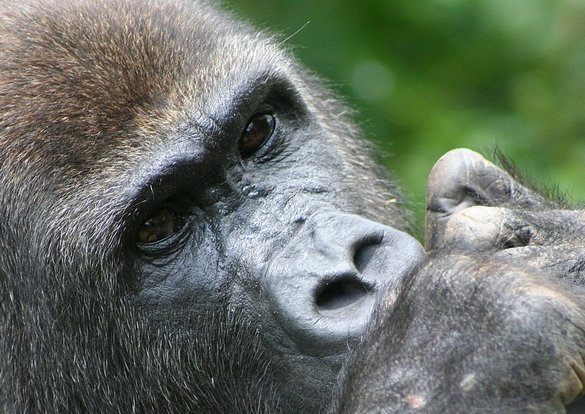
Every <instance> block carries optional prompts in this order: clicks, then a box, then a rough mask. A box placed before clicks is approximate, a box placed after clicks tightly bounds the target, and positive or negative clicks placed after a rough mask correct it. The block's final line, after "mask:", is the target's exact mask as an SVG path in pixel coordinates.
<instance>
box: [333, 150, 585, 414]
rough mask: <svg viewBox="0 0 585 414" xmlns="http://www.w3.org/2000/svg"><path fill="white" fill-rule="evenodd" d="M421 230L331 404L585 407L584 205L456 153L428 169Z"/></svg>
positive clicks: (513, 409) (480, 409)
mask: <svg viewBox="0 0 585 414" xmlns="http://www.w3.org/2000/svg"><path fill="white" fill-rule="evenodd" d="M503 164H504V165H508V166H509V165H510V164H509V163H508V162H507V161H505V160H503ZM508 169H510V168H508ZM426 230H427V233H426V248H427V250H428V251H429V253H428V256H427V257H426V258H425V260H424V262H423V263H422V264H421V265H420V267H419V268H418V269H417V270H416V271H414V272H413V273H412V274H411V275H408V276H406V277H405V278H404V281H403V283H402V284H401V285H400V286H399V287H398V288H397V289H396V290H395V291H393V292H391V293H390V294H389V295H388V296H387V297H386V298H384V300H383V301H382V303H381V305H380V306H381V307H380V309H379V310H378V311H377V316H375V322H374V323H373V326H372V331H371V333H370V334H369V335H368V336H367V338H366V339H365V340H364V342H363V343H362V344H361V345H360V346H359V347H358V348H357V350H356V351H355V352H356V353H355V355H353V356H352V358H351V362H350V363H349V364H348V366H347V367H346V370H345V371H344V374H343V377H344V380H343V381H342V386H341V387H340V390H339V391H338V392H337V398H336V400H335V403H334V408H333V409H332V412H336V413H358V412H359V413H380V412H384V413H417V412H418V413H421V412H424V413H429V414H433V413H446V412H449V413H532V412H533V413H565V412H569V413H574V414H577V413H583V412H585V400H579V398H580V397H582V396H583V395H585V362H584V361H585V265H584V264H585V254H584V252H585V249H584V247H585V212H584V211H583V210H582V209H573V208H570V207H568V206H567V205H566V204H564V203H563V202H562V201H560V200H559V201H557V200H554V198H548V197H545V196H543V195H541V194H539V193H538V192H536V191H534V190H532V189H531V188H529V187H528V186H526V185H523V184H522V183H521V182H519V181H518V180H517V179H516V178H515V177H514V176H513V175H511V174H508V173H507V172H505V171H503V170H502V169H500V168H498V167H496V166H495V165H494V164H492V163H490V162H489V161H487V160H486V159H485V158H483V157H482V156H480V155H479V154H477V153H474V152H472V151H469V150H455V151H452V152H450V153H448V154H447V155H445V156H444V157H443V158H441V159H440V160H439V161H438V162H437V164H436V165H435V167H434V168H433V170H432V171H431V174H430V177H429V181H428V188H427V228H426ZM572 402H573V403H572ZM571 403H572V404H571Z"/></svg>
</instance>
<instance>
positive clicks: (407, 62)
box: [224, 0, 585, 228]
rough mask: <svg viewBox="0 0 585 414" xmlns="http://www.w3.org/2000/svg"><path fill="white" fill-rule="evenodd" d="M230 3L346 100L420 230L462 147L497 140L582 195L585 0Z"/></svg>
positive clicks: (543, 177)
mask: <svg viewBox="0 0 585 414" xmlns="http://www.w3.org/2000/svg"><path fill="white" fill-rule="evenodd" d="M224 3H225V4H226V6H227V7H228V8H229V9H232V10H234V11H236V13H237V14H238V15H240V16H242V17H243V18H244V19H246V20H248V21H251V22H253V24H254V25H255V26H256V27H258V28H262V29H268V30H270V31H276V32H277V33H279V34H280V35H281V36H282V38H283V39H285V38H289V37H290V38H289V39H287V40H286V42H285V43H286V44H287V45H288V46H289V47H291V48H292V49H293V51H294V53H295V54H296V55H297V56H298V57H299V58H300V59H301V61H303V62H304V63H305V64H306V66H308V67H309V68H310V69H312V70H313V71H314V72H316V73H317V74H319V75H320V76H321V77H323V78H325V79H328V80H330V81H331V85H332V87H333V89H335V90H337V91H338V92H339V93H340V94H342V95H343V96H345V97H346V98H347V100H348V102H349V103H350V105H351V106H352V107H353V108H355V109H356V110H357V111H358V114H357V116H356V118H357V120H358V122H359V123H360V124H361V125H362V126H363V127H364V129H365V131H366V132H367V135H368V136H369V137H370V139H372V140H373V141H375V142H376V143H377V144H378V147H379V148H380V150H381V151H382V154H383V160H384V162H385V163H386V164H387V165H388V167H389V168H391V169H392V170H393V171H394V172H395V174H396V177H397V178H398V179H399V180H400V181H401V183H402V185H403V187H404V189H405V190H406V192H407V194H408V195H409V196H410V197H411V199H412V200H413V202H414V209H415V210H416V214H417V220H418V224H419V225H421V224H422V217H423V212H424V191H425V182H426V177H427V174H428V172H429V170H430V168H431V167H432V165H433V164H434V162H435V161H436V160H437V159H438V158H439V157H440V156H441V155H442V154H443V153H445V152H446V151H448V150H449V149H452V148H456V147H468V148H471V149H474V150H479V151H481V152H483V153H486V154H490V153H491V150H492V148H493V147H494V146H495V145H497V146H499V147H500V148H501V149H502V150H503V152H504V153H505V154H507V155H508V156H510V157H511V158H512V159H513V160H514V161H515V162H516V163H517V164H518V166H519V167H520V169H521V170H523V171H524V172H526V175H528V176H530V177H534V179H535V180H537V181H540V182H543V183H545V184H553V183H558V186H559V187H560V189H561V190H562V191H563V192H566V193H567V194H568V196H569V199H570V200H574V201H581V200H585V180H584V177H585V105H584V104H585V0H361V1H357V0H353V1H352V0H321V1H319V0H294V1H293V0H231V1H225V2H224ZM419 228H420V227H419Z"/></svg>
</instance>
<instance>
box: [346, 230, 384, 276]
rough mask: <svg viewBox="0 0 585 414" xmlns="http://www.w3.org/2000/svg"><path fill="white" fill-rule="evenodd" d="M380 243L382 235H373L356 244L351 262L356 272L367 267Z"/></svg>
mask: <svg viewBox="0 0 585 414" xmlns="http://www.w3.org/2000/svg"><path fill="white" fill-rule="evenodd" d="M380 243H382V237H376V236H374V237H371V238H368V239H366V240H363V241H362V242H361V243H360V244H359V245H358V246H357V248H356V249H355V253H354V255H353V264H354V266H355V268H356V269H357V271H358V272H360V273H363V272H364V270H365V269H366V267H368V264H369V263H370V262H371V261H372V258H373V257H374V254H375V253H376V250H377V249H378V247H379V246H380Z"/></svg>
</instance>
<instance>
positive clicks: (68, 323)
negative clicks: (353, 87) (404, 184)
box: [0, 0, 422, 413]
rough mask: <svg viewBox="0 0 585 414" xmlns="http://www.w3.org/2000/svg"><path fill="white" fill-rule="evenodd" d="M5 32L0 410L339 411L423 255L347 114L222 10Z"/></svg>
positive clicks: (124, 12) (46, 18)
mask: <svg viewBox="0 0 585 414" xmlns="http://www.w3.org/2000/svg"><path fill="white" fill-rule="evenodd" d="M0 21H1V23H0V188H1V189H2V191H0V229H1V230H0V312H1V313H0V314H1V323H0V354H1V355H3V358H1V361H0V383H1V387H0V389H1V391H0V411H2V412H20V413H24V412H26V413H35V412H43V413H44V412H54V413H57V412H62V413H67V412H101V413H106V412H112V413H121V412H124V413H130V412H134V413H140V412H160V413H170V412H250V413H261V412H318V411H320V410H322V409H323V407H324V405H325V404H326V403H327V401H328V399H329V396H330V393H331V389H332V387H333V384H334V383H335V381H336V377H337V374H338V371H339V368H340V366H341V364H342V363H343V362H344V360H345V359H346V355H347V352H348V348H350V347H351V345H352V344H353V343H355V342H356V339H357V338H358V337H359V336H360V335H361V334H362V333H363V332H364V329H365V326H366V324H367V321H368V320H369V318H370V314H371V312H372V308H373V303H374V302H375V300H376V299H377V298H378V297H379V296H380V295H382V294H383V293H384V292H385V291H387V290H388V289H392V288H393V287H394V286H396V285H397V284H398V283H399V282H400V280H401V279H402V278H403V277H404V276H405V275H406V274H407V273H408V272H409V271H410V270H411V269H412V268H413V267H414V266H415V265H416V264H417V263H418V262H419V261H420V259H421V257H422V248H421V246H420V245H419V243H418V242H416V241H415V240H414V239H413V238H412V237H410V236H408V235H407V234H406V233H404V232H403V231H404V230H408V227H409V222H410V221H409V215H408V213H407V212H406V209H405V207H404V200H403V197H402V196H401V194H400V192H399V190H398V189H397V187H396V186H395V185H393V184H392V182H391V181H390V180H389V179H388V178H389V177H388V176H387V175H386V173H385V172H384V171H383V170H382V169H381V168H380V167H379V166H378V165H377V164H376V163H375V162H374V161H373V157H372V156H371V150H370V148H369V147H368V145H367V143H365V142H364V141H362V140H361V138H360V131H359V130H358V129H356V127H355V126H354V124H353V123H352V122H351V121H350V120H349V119H348V118H347V116H346V115H345V114H347V113H348V112H349V111H348V110H347V108H346V107H344V106H343V105H342V104H340V103H339V101H338V100H337V99H336V98H335V97H334V96H332V94H331V93H330V92H329V91H327V90H326V89H324V88H323V87H322V86H321V84H320V82H319V80H317V79H315V77H313V76H312V75H311V74H309V73H307V72H306V71H305V70H304V69H303V68H302V67H300V66H299V65H298V64H297V63H296V62H295V61H294V60H293V59H292V58H291V57H290V56H289V55H288V54H287V53H286V51H283V50H282V49H281V48H280V47H279V45H278V42H277V41H275V40H274V39H272V38H270V37H268V36H265V35H263V34H258V33H257V32H256V31H254V30H252V29H251V28H249V27H248V26H247V25H245V24H242V23H240V22H238V21H236V20H234V19H232V18H231V17H229V16H226V15H225V14H223V13H222V12H219V11H217V10H216V9H215V8H214V7H212V6H210V5H209V4H207V3H206V2H201V1H186V0H185V1H181V0H175V1H173V0H146V1H144V0H131V1H128V0H91V1H90V0H83V1H80V0H77V1H73V0H59V1H56V0H43V1H41V0H38V1H34V0H26V1H20V2H6V1H5V2H2V4H1V5H0ZM388 200H396V202H388ZM382 223H383V224H382Z"/></svg>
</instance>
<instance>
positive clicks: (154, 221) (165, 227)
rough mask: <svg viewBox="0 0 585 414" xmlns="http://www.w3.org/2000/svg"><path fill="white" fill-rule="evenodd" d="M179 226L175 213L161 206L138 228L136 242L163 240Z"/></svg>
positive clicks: (148, 242)
mask: <svg viewBox="0 0 585 414" xmlns="http://www.w3.org/2000/svg"><path fill="white" fill-rule="evenodd" d="M179 228H180V223H179V218H178V216H177V213H176V212H174V211H172V210H169V209H168V208H163V209H161V210H158V211H157V212H155V213H154V214H153V215H152V216H150V217H149V218H148V219H147V220H146V221H145V222H144V223H142V225H141V226H140V228H139V229H138V236H137V242H138V243H139V244H152V243H157V242H159V241H161V240H164V239H166V238H168V237H170V236H171V235H173V233H175V232H176V231H177V230H179Z"/></svg>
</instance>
